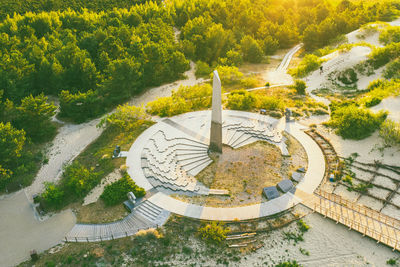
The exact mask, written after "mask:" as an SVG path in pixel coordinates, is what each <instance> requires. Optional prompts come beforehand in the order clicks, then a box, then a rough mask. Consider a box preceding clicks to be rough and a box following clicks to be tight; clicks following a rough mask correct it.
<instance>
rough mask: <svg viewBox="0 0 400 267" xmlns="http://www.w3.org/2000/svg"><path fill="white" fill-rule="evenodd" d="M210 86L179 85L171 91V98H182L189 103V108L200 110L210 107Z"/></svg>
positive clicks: (206, 84)
mask: <svg viewBox="0 0 400 267" xmlns="http://www.w3.org/2000/svg"><path fill="white" fill-rule="evenodd" d="M211 95H212V87H211V85H210V84H208V83H205V84H198V85H194V86H180V87H179V88H178V90H176V91H172V98H183V99H185V100H186V101H187V102H188V104H189V105H190V110H201V109H206V108H209V107H211Z"/></svg>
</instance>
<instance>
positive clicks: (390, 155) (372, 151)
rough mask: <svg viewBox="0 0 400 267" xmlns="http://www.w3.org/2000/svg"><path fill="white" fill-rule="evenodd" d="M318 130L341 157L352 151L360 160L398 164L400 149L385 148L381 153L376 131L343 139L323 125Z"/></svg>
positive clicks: (379, 140)
mask: <svg viewBox="0 0 400 267" xmlns="http://www.w3.org/2000/svg"><path fill="white" fill-rule="evenodd" d="M319 131H320V132H321V133H322V135H323V136H325V138H327V139H328V140H329V141H330V142H331V143H332V145H333V146H334V148H335V150H336V152H337V153H338V154H339V155H340V156H342V157H348V156H350V155H351V154H352V153H355V152H356V153H358V154H359V157H358V158H357V160H358V161H360V162H374V160H379V161H381V162H383V163H385V164H389V165H400V164H399V159H400V151H399V150H398V149H396V148H385V149H384V150H383V154H382V153H381V152H380V151H378V150H377V149H376V148H377V147H378V146H381V139H380V137H379V134H378V132H377V131H376V132H375V133H374V134H372V135H371V136H370V137H367V138H365V139H363V140H349V139H343V138H342V137H340V136H338V135H336V134H335V133H333V132H332V131H331V130H329V129H326V128H325V127H319Z"/></svg>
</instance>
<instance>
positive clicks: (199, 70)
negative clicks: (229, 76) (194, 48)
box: [195, 60, 213, 78]
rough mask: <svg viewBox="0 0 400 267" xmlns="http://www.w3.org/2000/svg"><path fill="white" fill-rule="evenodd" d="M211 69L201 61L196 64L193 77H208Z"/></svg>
mask: <svg viewBox="0 0 400 267" xmlns="http://www.w3.org/2000/svg"><path fill="white" fill-rule="evenodd" d="M212 71H213V69H212V68H211V67H210V66H209V65H208V64H207V63H205V62H203V61H200V60H199V61H197V62H196V72H195V75H196V77H197V78H199V77H208V76H209V75H210V73H211V72H212Z"/></svg>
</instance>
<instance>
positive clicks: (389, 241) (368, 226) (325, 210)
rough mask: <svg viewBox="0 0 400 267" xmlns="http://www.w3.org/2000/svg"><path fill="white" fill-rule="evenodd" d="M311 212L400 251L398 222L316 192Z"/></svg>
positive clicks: (340, 198) (329, 194)
mask: <svg viewBox="0 0 400 267" xmlns="http://www.w3.org/2000/svg"><path fill="white" fill-rule="evenodd" d="M315 193H316V196H317V198H316V199H315V200H314V203H313V207H312V208H313V210H314V211H316V212H318V213H320V214H322V215H323V216H325V217H329V218H331V219H332V220H335V221H336V223H341V224H343V225H345V226H347V227H349V229H354V230H356V231H358V232H360V233H362V234H363V235H364V236H369V237H371V238H373V239H375V240H377V241H378V242H381V243H383V244H386V245H387V246H390V247H392V248H393V250H399V251H400V221H399V220H396V219H394V218H392V217H390V216H386V215H383V214H381V213H380V212H378V211H375V210H372V209H370V208H367V207H365V206H362V205H359V204H357V203H354V202H351V201H348V200H346V199H344V198H342V197H340V196H338V195H335V194H331V193H328V192H325V191H322V190H317V191H316V192H315Z"/></svg>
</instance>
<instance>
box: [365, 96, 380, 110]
mask: <svg viewBox="0 0 400 267" xmlns="http://www.w3.org/2000/svg"><path fill="white" fill-rule="evenodd" d="M381 101H382V98H380V97H377V96H371V97H367V98H365V102H364V104H365V106H366V107H367V108H370V107H373V106H376V105H378V104H379V103H381Z"/></svg>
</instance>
